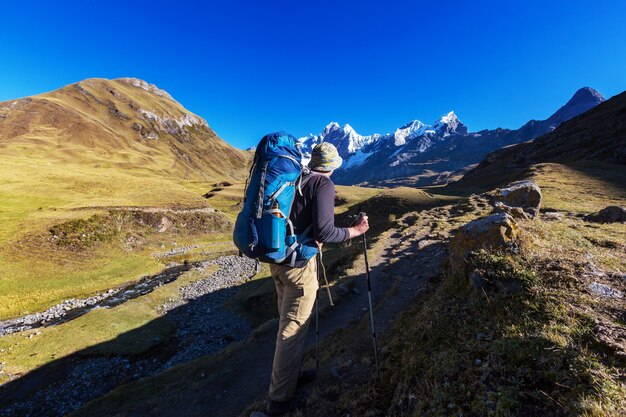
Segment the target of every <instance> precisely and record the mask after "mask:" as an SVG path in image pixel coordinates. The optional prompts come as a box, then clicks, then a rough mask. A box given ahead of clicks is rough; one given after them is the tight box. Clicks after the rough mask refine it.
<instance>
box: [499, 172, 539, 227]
mask: <svg viewBox="0 0 626 417" xmlns="http://www.w3.org/2000/svg"><path fill="white" fill-rule="evenodd" d="M492 196H493V199H494V206H495V207H496V211H497V212H505V213H509V214H511V215H512V214H513V213H512V211H513V209H515V208H517V209H518V210H515V212H516V215H521V214H520V213H519V211H520V210H521V211H523V212H524V213H526V214H528V217H530V218H534V217H536V216H537V215H538V214H539V209H540V208H541V200H542V195H541V188H539V186H538V185H537V183H536V182H534V181H530V180H528V181H518V182H514V183H512V184H510V185H509V186H508V187H506V188H499V189H497V190H496V191H494V193H493V194H492Z"/></svg>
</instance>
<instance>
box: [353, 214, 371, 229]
mask: <svg viewBox="0 0 626 417" xmlns="http://www.w3.org/2000/svg"><path fill="white" fill-rule="evenodd" d="M364 216H367V213H365V212H364V211H361V212H359V214H355V215H353V216H350V217H351V218H352V223H350V227H352V226H354V225H355V224H356V222H358V221H359V219H360V218H361V217H364Z"/></svg>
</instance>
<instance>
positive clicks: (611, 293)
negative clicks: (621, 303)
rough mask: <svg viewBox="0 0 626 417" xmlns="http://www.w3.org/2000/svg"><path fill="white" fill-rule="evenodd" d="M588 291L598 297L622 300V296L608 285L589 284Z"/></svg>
mask: <svg viewBox="0 0 626 417" xmlns="http://www.w3.org/2000/svg"><path fill="white" fill-rule="evenodd" d="M589 290H590V291H591V292H592V293H594V294H596V295H600V296H602V297H609V298H623V297H624V294H623V293H622V292H621V291H619V290H616V289H613V288H611V287H609V286H608V285H605V284H602V283H600V282H592V283H591V284H589Z"/></svg>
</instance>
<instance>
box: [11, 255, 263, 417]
mask: <svg viewBox="0 0 626 417" xmlns="http://www.w3.org/2000/svg"><path fill="white" fill-rule="evenodd" d="M214 266H218V270H217V271H215V272H213V273H211V274H210V275H208V276H207V277H206V278H204V279H201V280H199V281H196V282H193V283H191V284H189V285H186V286H184V287H182V288H181V289H180V298H179V299H177V300H175V301H172V302H168V303H166V304H164V305H162V306H161V307H160V311H161V312H162V313H163V315H164V317H167V320H169V321H170V322H172V323H174V325H175V328H176V331H175V336H174V337H173V339H172V340H171V341H170V342H169V343H168V346H166V347H162V348H156V349H153V350H151V351H150V352H149V353H148V354H144V355H143V356H141V357H122V356H95V357H90V356H86V355H73V356H72V357H70V358H66V359H62V360H59V361H57V363H54V364H52V365H45V366H44V367H42V368H40V369H38V370H35V371H32V372H31V373H29V374H27V375H25V376H23V377H21V378H18V379H16V380H14V381H10V382H8V383H6V384H4V385H3V386H0V405H1V407H3V408H0V416H3V417H4V416H7V417H8V416H49V417H53V416H62V415H65V414H67V413H68V412H71V411H73V410H75V409H77V408H79V407H80V406H82V405H83V404H85V403H86V402H87V401H90V400H92V399H94V398H98V397H100V396H102V395H104V394H106V393H107V392H108V391H110V390H111V389H113V388H115V387H117V386H119V385H120V384H123V383H128V382H131V381H133V380H136V379H140V378H145V377H148V376H151V375H155V374H158V373H161V372H163V371H164V370H166V369H168V368H170V367H172V366H174V365H176V364H178V363H182V362H187V361H190V360H193V359H195V358H197V357H199V356H203V355H206V354H210V353H212V352H216V351H219V350H221V349H223V348H224V347H226V346H227V345H229V344H231V343H233V342H236V341H238V340H242V339H244V338H245V337H247V336H248V335H249V333H250V330H251V329H250V325H249V324H248V323H247V322H246V321H245V320H243V319H242V318H240V317H238V316H237V315H235V314H233V313H232V312H230V311H229V310H227V309H225V308H223V307H222V305H223V303H224V301H225V300H226V299H228V298H230V297H232V296H233V295H234V294H235V293H236V291H237V288H236V286H237V284H238V283H240V282H242V281H245V280H246V279H248V278H249V277H251V276H252V275H254V273H255V266H256V264H255V262H254V261H252V260H250V259H247V258H241V257H237V256H222V257H220V258H218V259H216V260H214V261H208V262H203V263H199V264H197V265H193V266H190V268H195V269H198V270H200V271H202V270H206V269H207V268H209V267H211V268H212V267H214ZM187 269H189V268H187Z"/></svg>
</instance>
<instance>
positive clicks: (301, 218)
mask: <svg viewBox="0 0 626 417" xmlns="http://www.w3.org/2000/svg"><path fill="white" fill-rule="evenodd" d="M310 175H311V177H310V179H309V180H308V181H307V182H306V184H304V186H303V187H302V195H300V193H299V192H298V190H297V189H296V196H295V198H294V200H293V207H292V209H291V215H290V216H289V218H290V219H291V221H292V223H293V225H294V227H295V229H296V233H302V232H303V231H304V230H305V229H306V228H307V227H309V225H313V228H312V229H311V233H310V234H311V236H312V237H313V238H314V239H315V240H317V241H318V242H320V243H339V242H344V241H346V240H348V239H349V238H350V232H348V229H347V228H345V227H335V184H333V182H332V181H331V179H330V178H328V177H327V176H325V175H319V174H315V173H312V174H310ZM306 264H307V261H306V260H305V261H298V262H296V265H295V266H296V267H297V268H302V267H303V266H305V265H306Z"/></svg>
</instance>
